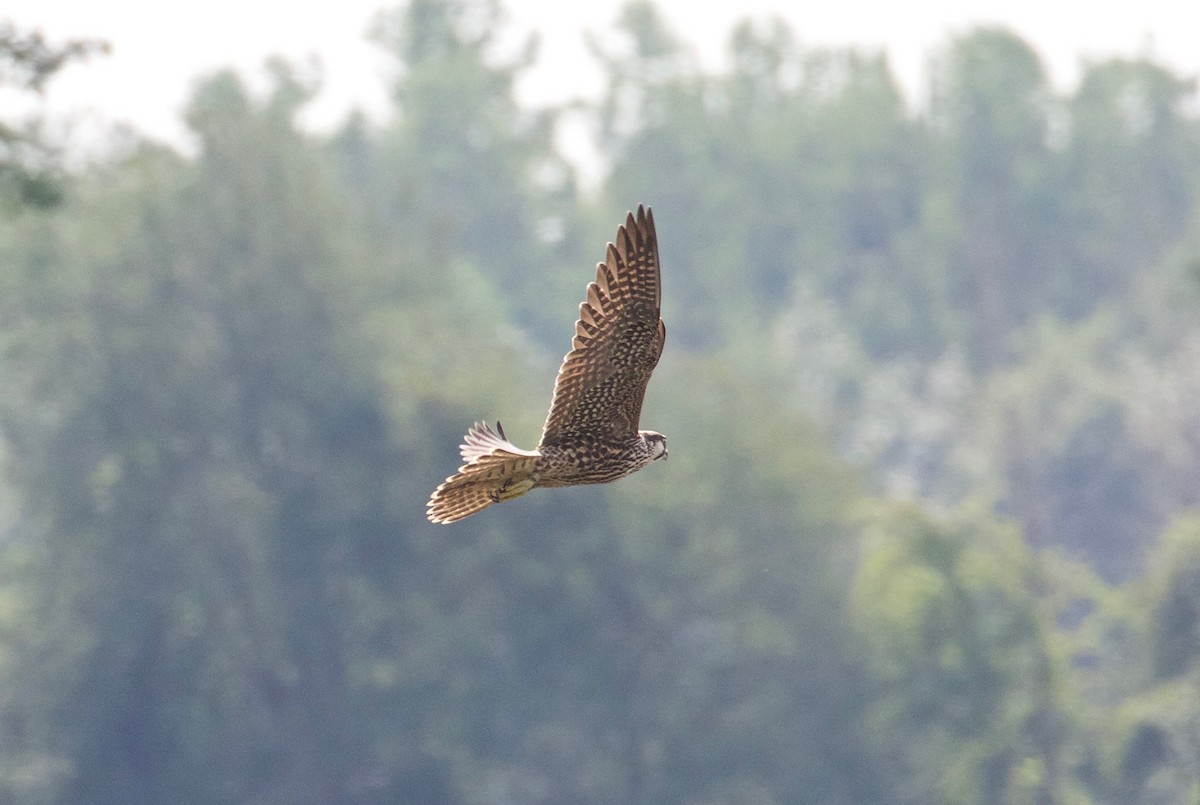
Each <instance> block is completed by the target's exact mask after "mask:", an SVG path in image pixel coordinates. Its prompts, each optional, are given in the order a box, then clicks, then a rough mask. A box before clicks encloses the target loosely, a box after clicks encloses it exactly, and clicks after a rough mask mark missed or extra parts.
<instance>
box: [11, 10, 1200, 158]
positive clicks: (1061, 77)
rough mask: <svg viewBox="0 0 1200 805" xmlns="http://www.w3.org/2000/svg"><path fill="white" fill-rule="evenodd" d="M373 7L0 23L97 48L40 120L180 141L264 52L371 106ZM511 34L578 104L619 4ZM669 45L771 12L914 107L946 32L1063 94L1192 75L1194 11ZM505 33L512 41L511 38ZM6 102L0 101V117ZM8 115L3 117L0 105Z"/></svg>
mask: <svg viewBox="0 0 1200 805" xmlns="http://www.w3.org/2000/svg"><path fill="white" fill-rule="evenodd" d="M398 2H399V0H397V2H386V0H306V2H299V3H298V2H294V0H204V2H197V3H170V2H162V0H104V1H103V2H96V0H4V7H3V10H2V11H0V18H9V19H11V20H13V21H14V22H15V23H16V24H17V25H18V27H19V28H21V29H40V30H42V31H43V32H44V33H45V34H46V35H48V36H49V37H51V38H52V39H56V40H59V39H65V38H70V37H95V38H100V39H104V40H107V41H108V42H109V43H110V45H111V47H112V50H111V52H110V53H109V54H108V55H107V56H103V57H96V58H94V59H92V60H91V61H90V62H88V63H86V64H84V65H82V66H75V67H71V68H69V69H67V70H65V71H64V72H63V73H62V74H61V75H60V76H58V77H57V78H56V79H55V80H54V82H52V83H51V84H50V85H49V87H48V89H47V93H46V97H45V99H43V100H42V101H40V102H39V107H38V108H39V110H41V111H45V112H46V113H48V114H51V115H53V116H55V117H57V118H61V119H63V120H69V121H71V122H72V124H73V125H74V126H75V127H76V128H77V129H79V130H80V131H84V132H86V131H88V130H97V131H102V130H105V128H106V127H107V126H111V125H113V124H125V125H129V126H131V127H132V128H134V129H136V130H137V131H140V132H142V133H144V134H147V135H150V136H152V137H155V138H159V139H165V140H167V141H169V142H172V143H175V144H178V145H186V129H185V127H184V125H183V123H182V121H181V110H182V108H183V106H184V104H185V102H186V99H187V98H188V96H189V93H190V91H191V87H192V86H193V83H194V81H195V80H196V79H197V78H198V77H200V76H203V75H205V74H207V73H211V72H212V71H214V70H217V69H220V68H223V67H235V68H237V69H238V70H240V71H242V72H243V73H244V74H246V75H247V76H248V77H249V78H250V79H251V80H252V81H253V80H254V79H255V77H257V78H258V80H260V81H261V80H262V69H261V68H262V64H263V61H264V60H265V59H266V58H267V57H268V56H271V55H273V54H279V55H283V56H285V57H288V58H290V59H293V60H300V61H304V60H307V59H310V58H312V57H314V56H315V57H317V58H319V60H320V64H321V68H322V74H323V84H322V85H323V87H324V89H323V91H322V93H321V95H320V96H319V97H318V100H317V101H316V102H315V103H314V104H313V106H312V107H311V108H310V109H309V110H308V112H307V113H306V114H307V116H308V119H307V120H306V121H304V122H306V123H307V124H309V125H311V126H313V127H315V128H318V129H319V128H322V127H332V126H334V125H336V123H337V121H339V120H341V119H342V118H343V116H344V115H345V113H346V111H347V110H349V109H352V108H363V109H365V110H367V111H368V112H371V111H372V110H379V109H381V108H383V105H384V95H385V88H386V85H387V80H388V79H387V76H388V62H387V60H386V59H385V58H383V57H382V56H381V55H380V54H379V52H378V51H377V49H376V48H375V46H373V45H371V44H370V43H369V42H367V41H366V40H365V38H364V32H365V31H366V30H367V28H368V27H369V25H370V22H371V20H372V18H373V16H374V15H375V14H376V13H377V12H378V11H379V10H380V9H390V8H395V7H396V6H397V5H398ZM501 2H502V4H503V6H504V8H505V9H506V10H507V12H508V15H509V18H510V20H511V33H513V34H514V35H515V34H519V33H520V32H523V31H532V30H536V31H538V32H539V34H540V37H541V46H540V51H539V59H538V63H537V64H536V66H535V67H534V68H533V69H532V70H531V71H530V73H529V74H528V75H527V76H526V78H525V80H524V83H523V84H522V85H521V86H520V87H519V88H518V89H519V92H520V95H521V97H522V99H523V100H525V101H527V102H529V103H533V104H537V103H550V102H557V101H562V100H567V99H570V98H573V97H578V96H584V97H587V96H591V95H595V94H596V93H597V92H598V91H599V87H600V73H599V69H598V67H597V66H596V65H595V64H594V63H593V61H592V59H591V57H590V55H589V54H588V51H587V48H586V47H585V45H584V39H583V37H584V32H585V31H591V32H593V34H594V35H598V36H600V37H601V38H602V37H603V35H604V34H605V33H606V32H610V31H611V30H612V25H613V22H614V20H615V18H616V16H617V13H618V10H619V8H620V7H621V5H622V4H623V0H590V1H589V2H588V3H586V4H580V3H571V2H566V0H501ZM655 2H656V5H657V6H658V8H659V9H660V10H661V11H662V13H663V15H664V16H665V18H666V19H667V21H668V23H670V24H671V25H672V26H673V27H674V28H675V29H676V31H677V33H678V35H679V37H680V38H681V39H683V40H684V41H685V42H688V43H690V44H691V45H692V46H694V47H695V49H696V51H697V53H698V55H699V57H700V58H701V61H702V63H704V64H706V65H708V66H710V67H719V66H720V64H721V58H722V54H723V52H724V43H725V41H726V38H727V35H728V32H729V30H730V29H731V27H732V25H733V24H734V23H735V22H736V21H738V20H741V19H744V18H746V17H753V18H765V17H768V16H771V15H779V16H781V17H783V18H785V19H786V20H788V21H789V23H790V24H791V27H792V29H793V31H795V32H796V34H797V36H798V38H799V40H800V42H801V43H802V44H803V45H806V46H810V47H818V46H830V45H832V46H851V45H852V46H856V47H860V48H866V49H870V50H875V51H878V50H880V49H883V50H886V52H887V53H888V56H889V58H890V60H891V64H892V68H893V70H894V71H895V73H896V75H897V77H898V79H899V80H900V83H901V85H902V86H903V87H904V88H905V90H906V91H907V93H908V94H909V97H910V98H911V99H913V100H918V99H919V97H920V95H921V92H922V88H923V86H924V81H925V77H926V75H927V69H926V67H927V63H928V60H929V58H930V56H931V54H932V53H933V52H935V51H936V49H937V48H938V47H939V46H941V45H943V44H945V42H946V41H947V40H948V38H949V37H950V36H952V35H953V34H955V33H959V32H963V31H966V30H968V29H969V28H970V27H972V26H974V25H977V24H983V23H989V24H994V23H1000V24H1003V25H1006V26H1008V27H1009V28H1010V29H1012V30H1013V31H1015V32H1016V33H1017V34H1018V35H1020V36H1021V37H1022V38H1023V39H1025V40H1026V41H1027V42H1029V43H1030V44H1031V45H1033V47H1034V48H1035V49H1036V50H1037V51H1038V52H1039V53H1040V54H1041V56H1042V58H1043V61H1044V63H1045V64H1046V66H1047V68H1048V70H1049V72H1050V76H1051V80H1052V81H1053V82H1054V83H1055V85H1056V86H1059V87H1060V88H1069V87H1070V86H1072V84H1073V82H1074V81H1075V80H1076V79H1077V77H1078V73H1079V65H1080V63H1081V60H1092V61H1095V60H1100V59H1103V58H1108V57H1112V56H1130V57H1137V56H1146V55H1149V56H1151V57H1153V58H1155V59H1156V60H1158V61H1160V62H1162V63H1164V64H1166V65H1167V66H1169V67H1171V68H1172V69H1174V70H1176V71H1177V72H1179V73H1181V74H1184V75H1188V76H1194V75H1197V74H1200V47H1198V46H1197V44H1196V43H1197V35H1198V33H1200V3H1194V2H1181V0H1139V2H1137V3H1093V2H1086V3H1084V2H1077V1H1076V0H1070V2H1056V1H1055V0H1005V1H1004V2H995V0H910V2H906V3H897V2H894V0H891V1H890V2H882V1H881V0H874V1H873V2H867V1H866V0H837V1H836V2H827V3H821V4H820V5H819V7H818V4H807V3H805V4H802V3H798V2H785V1H784V0H739V1H738V2H737V3H709V2H702V1H701V2H697V0H655ZM514 38H515V36H514ZM16 103H17V99H14V98H13V97H12V96H5V95H0V117H3V116H6V115H7V114H8V113H9V112H10V111H12V109H13V108H15V105H16ZM6 105H8V106H9V107H10V108H9V109H6V108H5V106H6Z"/></svg>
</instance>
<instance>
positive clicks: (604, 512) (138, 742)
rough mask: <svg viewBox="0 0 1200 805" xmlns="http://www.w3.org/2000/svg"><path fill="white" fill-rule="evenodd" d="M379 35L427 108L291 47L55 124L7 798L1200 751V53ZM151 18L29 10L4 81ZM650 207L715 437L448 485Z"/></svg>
mask: <svg viewBox="0 0 1200 805" xmlns="http://www.w3.org/2000/svg"><path fill="white" fill-rule="evenodd" d="M367 35H368V36H370V37H371V39H372V40H373V42H374V43H375V44H376V45H377V46H378V47H379V48H380V49H381V52H384V53H386V54H388V56H389V58H390V59H391V63H392V65H393V69H392V72H391V77H390V79H388V80H390V82H391V83H390V86H389V90H390V95H389V97H390V98H391V109H390V112H389V113H388V115H387V117H386V119H383V120H374V119H372V118H368V117H367V116H365V115H363V114H352V115H350V116H348V117H347V119H346V120H345V121H344V122H342V123H341V124H340V125H338V126H337V127H336V128H335V129H333V130H331V131H328V132H322V133H316V132H313V131H310V130H308V129H306V128H305V127H304V126H302V125H300V124H299V123H298V122H297V121H298V116H300V115H301V113H302V112H303V110H304V109H305V107H306V104H307V103H308V102H309V101H310V100H311V99H312V98H313V97H314V96H315V94H316V93H317V92H318V90H319V76H317V75H314V74H313V72H312V71H311V70H308V69H301V68H299V67H297V66H296V65H293V64H290V63H288V62H286V61H283V60H280V59H275V60H272V61H271V62H270V63H269V64H268V65H267V67H266V69H267V70H268V71H269V75H270V76H271V79H270V82H269V87H267V88H266V89H252V88H251V84H250V82H248V81H247V80H246V77H245V76H241V75H238V74H236V73H233V72H228V71H227V72H221V73H218V74H214V75H209V76H206V77H203V78H202V79H201V80H199V81H198V82H197V84H196V86H195V89H194V91H193V93H192V95H191V98H190V101H189V103H188V106H187V109H186V112H185V115H186V123H187V126H188V128H189V131H190V133H191V137H192V141H193V143H194V148H191V149H181V148H178V147H175V146H170V145H166V144H163V143H159V142H154V141H151V140H149V139H147V138H145V137H142V136H139V135H138V134H137V133H136V132H114V133H113V134H112V142H111V143H109V144H108V147H107V149H106V150H105V152H104V156H103V157H97V158H93V159H90V160H84V161H80V160H74V159H71V154H69V153H63V152H62V151H61V150H60V149H56V147H55V145H54V142H53V138H52V137H49V136H47V134H46V132H45V131H44V130H41V129H39V128H38V127H37V126H36V125H34V124H30V125H25V124H23V123H20V122H19V121H16V120H10V119H0V470H2V473H0V801H3V802H6V803H14V805H59V804H62V805H67V804H70V805H93V804H95V805H142V804H143V803H144V804H146V805H158V804H160V803H174V804H175V805H193V804H196V805H199V804H200V803H204V804H205V805H211V804H213V803H228V804H229V805H331V804H333V803H338V804H340V803H345V804H346V805H383V804H384V803H389V804H391V803H414V805H557V804H561V803H572V804H574V803H579V804H580V805H785V804H790V803H797V804H801V805H807V804H808V803H813V804H816V803H820V804H821V805H875V804H876V803H884V804H888V805H891V804H893V803H894V804H895V805H1176V804H1178V805H1194V803H1196V802H1198V801H1200V512H1198V511H1197V508H1196V507H1197V504H1198V503H1200V316H1198V313H1200V94H1198V89H1197V83H1196V80H1195V78H1194V77H1190V76H1182V75H1178V74H1176V73H1174V72H1172V70H1171V69H1169V68H1167V67H1165V66H1163V65H1161V64H1158V63H1156V62H1155V61H1154V60H1153V59H1152V58H1150V57H1145V58H1138V59H1130V58H1111V59H1098V60H1095V61H1092V62H1089V63H1086V64H1085V65H1084V66H1083V69H1082V70H1081V76H1080V79H1079V81H1078V82H1077V83H1076V84H1075V85H1074V86H1072V87H1071V88H1069V89H1066V90H1064V89H1058V88H1055V87H1054V86H1053V85H1052V84H1051V82H1050V81H1049V79H1048V77H1047V71H1046V68H1045V66H1044V65H1043V63H1042V61H1041V58H1040V57H1039V54H1038V52H1037V51H1036V50H1035V49H1034V48H1033V47H1032V46H1031V45H1030V44H1029V43H1028V42H1027V41H1025V40H1024V39H1023V38H1022V37H1021V35H1020V34H1019V33H1017V32H1014V31H1011V30H1007V29H1003V28H997V27H980V28H976V29H973V30H968V31H964V32H962V33H960V34H956V35H954V36H951V37H949V38H947V40H946V41H945V42H944V43H943V44H942V45H941V47H940V49H939V51H938V53H937V56H936V58H935V59H933V60H932V61H931V64H930V68H929V74H928V76H927V80H928V93H927V94H928V97H927V98H926V99H925V100H923V101H922V102H920V103H917V102H915V101H914V99H912V98H909V97H907V96H906V95H905V93H904V92H903V91H901V89H900V87H899V85H898V83H897V81H896V79H895V76H894V75H893V73H892V71H891V69H890V67H889V64H888V62H887V60H886V59H885V58H884V57H883V56H882V55H880V54H878V53H873V52H868V51H861V50H855V49H829V48H814V47H809V46H805V45H803V44H801V42H802V36H801V32H799V31H797V30H794V29H792V28H791V27H789V25H788V24H786V23H784V22H782V21H779V20H771V19H766V20H763V19H758V20H747V21H746V22H744V23H741V24H739V25H737V26H736V27H735V28H733V29H732V30H731V31H730V32H729V37H728V55H729V58H728V61H727V64H726V66H724V67H721V68H719V69H718V68H711V67H708V68H705V67H702V66H700V64H699V61H698V60H697V59H696V58H695V54H694V52H693V51H692V49H691V47H690V45H689V43H688V42H686V41H682V40H680V39H679V38H677V37H676V36H675V34H674V33H673V32H672V29H671V26H670V25H669V24H668V22H667V21H666V20H665V19H664V17H663V16H662V14H661V13H660V11H659V10H658V9H657V8H656V7H655V5H654V4H653V2H652V0H631V2H629V3H628V4H627V5H626V6H625V7H624V8H623V10H622V11H621V13H620V15H619V17H618V18H617V19H615V20H614V21H613V24H612V27H611V29H610V30H607V31H604V32H603V35H602V36H597V37H595V39H594V40H593V42H592V49H593V57H594V58H595V59H596V60H597V63H598V64H600V65H601V66H602V68H603V71H604V75H605V83H604V91H603V94H602V96H600V97H598V98H597V99H595V100H593V101H581V102H579V103H575V104H564V105H563V106H561V107H549V108H530V107H528V106H526V105H524V104H522V103H521V102H519V101H518V94H517V92H516V86H517V84H518V82H519V81H520V79H521V77H522V76H523V75H524V74H525V73H526V71H527V70H529V69H530V67H531V66H532V65H534V64H536V58H537V48H536V38H535V37H534V36H533V35H532V34H531V33H530V32H528V31H519V30H513V29H512V28H511V27H510V26H509V23H507V21H506V17H505V11H504V8H503V5H502V4H501V2H500V0H407V2H405V3H403V4H401V5H399V6H396V7H392V8H390V9H389V10H385V11H384V12H381V14H380V16H379V17H378V19H377V20H376V22H375V24H374V25H373V27H372V29H371V31H370V32H368V33H367ZM525 37H528V38H527V39H525ZM514 41H517V42H521V41H524V42H525V43H526V44H525V46H518V47H513V46H512V44H511V43H512V42H514ZM506 43H507V44H506ZM101 49H102V48H101V47H100V46H99V45H98V44H97V43H87V42H70V43H56V42H49V41H46V40H44V39H43V38H41V37H40V36H39V35H38V34H37V33H36V32H33V31H28V30H24V29H22V28H20V27H19V22H17V21H14V22H12V23H0V84H2V85H3V86H4V87H5V88H6V89H7V90H9V91H14V92H22V93H32V94H36V93H38V92H49V91H52V90H53V74H54V73H55V72H56V71H57V70H58V69H59V68H61V67H63V66H64V65H65V64H71V65H72V66H71V69H75V70H86V69H88V63H89V62H90V61H92V60H95V59H102V58H104V56H103V54H102V53H100V52H97V51H99V50H101ZM381 80H382V79H381ZM568 122H570V123H572V124H573V125H578V124H580V123H582V124H583V125H584V126H585V127H586V130H587V131H589V132H590V133H591V136H592V137H593V138H594V142H595V143H596V146H597V148H598V149H599V154H600V157H601V159H602V161H603V171H602V175H601V177H600V179H599V180H598V182H597V183H596V185H595V186H594V187H592V186H589V185H587V184H586V183H584V182H582V181H581V179H580V170H579V166H578V165H576V164H575V163H573V162H572V161H571V160H570V159H568V158H567V157H566V156H565V155H564V152H563V149H562V148H561V146H560V142H561V140H560V137H559V133H560V131H561V130H562V127H563V126H564V125H566V123H568ZM639 203H645V204H647V205H649V206H651V207H653V210H654V215H655V218H656V221H657V227H658V236H659V244H660V248H661V254H662V262H663V285H664V297H663V317H664V319H665V320H666V323H667V328H668V337H667V343H666V350H665V352H664V354H663V358H662V361H661V363H660V364H659V366H658V369H657V370H656V372H655V375H654V378H653V380H652V381H651V383H650V387H649V391H648V394H647V397H646V404H645V408H644V409H643V414H642V427H643V428H651V429H654V430H657V431H661V432H663V433H664V434H666V435H667V438H668V439H669V443H670V450H671V451H670V461H669V462H665V463H664V462H657V463H655V464H654V465H653V466H651V467H649V468H647V469H646V470H644V471H642V472H640V473H638V474H637V475H636V476H634V477H632V478H629V479H626V480H623V481H620V482H619V483H616V484H612V485H609V486H593V487H578V488H572V489H561V490H560V489H556V490H537V491H534V492H533V493H531V494H530V495H528V496H526V497H524V498H522V499H520V500H516V501H513V502H510V503H505V504H503V505H500V506H494V507H492V508H489V509H488V510H486V511H485V512H482V513H480V514H478V515H476V516H474V517H471V518H469V519H468V520H465V521H463V522H461V523H458V524H455V525H452V526H439V525H432V524H430V523H428V522H426V520H425V511H424V506H425V501H426V500H427V498H428V497H429V494H430V492H431V491H432V490H433V488H434V487H435V486H436V485H437V484H438V483H439V482H440V481H441V480H442V479H443V478H445V477H446V476H447V475H449V474H451V473H452V472H453V471H454V469H455V468H456V467H457V465H458V463H459V461H458V453H457V445H458V444H459V441H460V439H461V437H462V435H463V433H464V432H465V430H466V428H467V426H468V425H470V424H471V423H472V422H473V421H476V420H483V419H489V420H492V421H494V420H496V419H500V420H502V421H503V422H504V424H505V427H506V429H507V432H508V435H509V436H510V437H511V438H512V440H513V441H514V442H516V443H517V444H520V445H522V446H524V447H532V446H533V445H534V444H535V443H536V440H537V436H538V433H539V429H540V426H541V424H542V422H543V420H544V418H545V412H546V409H547V406H548V404H549V395H550V390H551V388H552V386H553V382H554V377H555V371H556V370H557V368H558V365H559V362H560V360H561V358H562V355H563V353H565V352H566V351H567V349H568V348H569V347H570V340H569V339H570V333H571V328H572V325H573V322H574V321H575V318H576V313H577V310H578V304H579V302H580V301H581V300H582V299H583V292H584V288H585V285H586V284H587V282H588V281H589V280H590V279H591V278H592V277H593V276H594V270H593V267H594V266H595V263H596V261H597V260H600V259H601V258H602V257H603V244H604V243H605V242H606V241H608V240H610V239H612V238H613V237H614V233H615V230H616V226H617V224H618V223H620V222H621V221H622V220H624V216H625V212H626V210H630V209H636V207H637V205H638V204H639Z"/></svg>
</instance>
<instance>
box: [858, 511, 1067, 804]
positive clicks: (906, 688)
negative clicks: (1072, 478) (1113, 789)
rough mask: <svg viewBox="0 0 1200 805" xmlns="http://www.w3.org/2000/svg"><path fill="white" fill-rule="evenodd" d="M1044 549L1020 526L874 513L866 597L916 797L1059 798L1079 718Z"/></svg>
mask: <svg viewBox="0 0 1200 805" xmlns="http://www.w3.org/2000/svg"><path fill="white" fill-rule="evenodd" d="M1042 583H1043V581H1042V579H1041V578H1039V574H1038V571H1037V568H1036V565H1035V563H1034V556H1033V554H1032V553H1031V552H1030V551H1029V549H1028V548H1027V547H1026V546H1025V545H1024V544H1023V543H1022V541H1021V538H1020V535H1019V534H1018V533H1017V532H1015V531H1014V530H1013V529H1010V528H1000V527H997V526H995V525H992V524H988V523H983V524H981V525H974V526H972V525H960V526H956V527H952V526H944V525H940V524H937V523H934V522H932V521H930V520H929V519H928V518H927V517H925V516H924V515H922V514H920V513H919V512H917V511H914V510H911V509H909V510H899V511H898V510H895V509H892V510H886V509H885V510H883V511H881V512H878V513H876V514H874V515H873V517H872V525H871V526H870V527H869V529H868V532H867V542H866V553H865V555H864V557H863V560H862V563H861V566H860V568H859V571H858V576H857V578H856V580H855V584H854V590H853V600H854V602H855V605H856V606H855V608H856V612H857V613H858V619H859V623H860V628H861V629H862V630H863V633H864V637H865V638H866V640H867V642H868V645H869V646H870V648H871V650H872V656H873V660H874V667H875V668H876V669H877V673H878V674H879V679H880V683H881V690H880V692H879V694H878V695H877V696H875V697H874V701H873V702H872V708H871V709H872V712H871V723H872V733H873V736H874V738H875V741H876V742H877V744H878V745H879V746H880V748H881V751H882V753H883V755H884V756H885V757H888V758H889V759H891V760H892V762H894V763H897V764H899V765H900V766H901V767H902V768H903V770H904V773H903V776H902V778H903V779H904V780H905V781H906V782H905V783H904V785H903V787H902V789H901V790H900V791H899V792H898V794H899V796H900V799H901V801H905V802H929V801H938V802H953V803H977V802H978V803H984V802H1060V801H1066V800H1067V797H1068V795H1069V793H1070V792H1071V791H1072V789H1073V786H1072V784H1071V782H1070V778H1069V776H1068V775H1067V774H1065V772H1067V771H1068V770H1067V769H1065V768H1064V763H1065V761H1066V757H1065V753H1064V737H1065V734H1066V733H1067V728H1068V727H1069V723H1070V715H1069V712H1068V711H1067V709H1066V708H1065V707H1064V702H1063V701H1062V696H1061V692H1060V685H1061V676H1062V669H1061V667H1060V666H1059V665H1058V662H1057V658H1056V657H1055V656H1054V653H1053V651H1052V648H1051V645H1052V640H1053V637H1052V633H1053V629H1052V626H1051V625H1050V623H1048V621H1047V619H1046V617H1045V615H1044V614H1043V613H1042V612H1041V608H1040V606H1039V604H1038V599H1039V590H1040V588H1041V586H1042Z"/></svg>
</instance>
